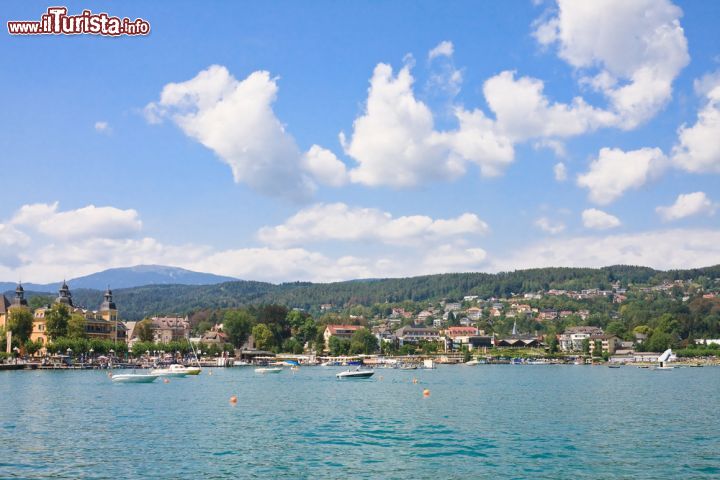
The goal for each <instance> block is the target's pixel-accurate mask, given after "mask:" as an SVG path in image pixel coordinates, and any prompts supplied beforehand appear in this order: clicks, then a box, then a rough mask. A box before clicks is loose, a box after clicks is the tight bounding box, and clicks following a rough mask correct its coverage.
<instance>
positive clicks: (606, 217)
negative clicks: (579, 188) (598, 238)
mask: <svg viewBox="0 0 720 480" xmlns="http://www.w3.org/2000/svg"><path fill="white" fill-rule="evenodd" d="M582 221H583V225H584V226H585V228H592V229H594V230H608V229H610V228H615V227H619V226H620V219H619V218H617V217H616V216H614V215H610V214H609V213H605V212H603V211H602V210H598V209H597V208H589V209H587V210H583V212H582Z"/></svg>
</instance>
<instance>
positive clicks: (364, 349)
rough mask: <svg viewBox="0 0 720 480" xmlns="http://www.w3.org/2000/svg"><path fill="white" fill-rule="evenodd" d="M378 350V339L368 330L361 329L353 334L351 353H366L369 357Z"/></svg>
mask: <svg viewBox="0 0 720 480" xmlns="http://www.w3.org/2000/svg"><path fill="white" fill-rule="evenodd" d="M377 349H378V341H377V337H376V336H375V335H373V334H372V332H371V331H370V330H368V329H367V328H361V329H360V330H357V331H355V333H353V336H352V338H351V339H350V353H352V354H359V353H364V354H366V355H369V354H371V353H375V352H376V351H377Z"/></svg>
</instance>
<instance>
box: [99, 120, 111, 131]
mask: <svg viewBox="0 0 720 480" xmlns="http://www.w3.org/2000/svg"><path fill="white" fill-rule="evenodd" d="M95 131H96V132H98V133H110V124H109V123H108V122H103V121H97V122H95Z"/></svg>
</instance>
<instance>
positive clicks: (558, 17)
mask: <svg viewBox="0 0 720 480" xmlns="http://www.w3.org/2000/svg"><path fill="white" fill-rule="evenodd" d="M681 16H682V10H681V9H680V8H678V7H677V6H675V5H673V4H672V3H670V2H669V1H667V0H659V1H656V0H638V1H633V2H629V1H625V0H598V1H593V2H577V1H574V0H558V2H557V10H556V13H555V14H554V15H551V16H549V17H547V18H545V19H544V20H542V21H539V22H537V23H536V29H535V38H536V39H537V41H538V42H539V43H540V44H541V45H543V46H546V47H547V46H551V45H557V47H558V55H559V56H560V58H562V59H563V60H565V61H566V62H568V63H569V64H570V65H572V66H573V67H575V68H576V69H579V71H580V73H581V83H583V84H585V85H588V86H590V87H591V88H594V89H596V90H598V91H600V92H602V93H603V94H604V95H605V96H606V97H607V98H608V100H609V103H610V105H611V107H612V111H613V112H614V113H616V114H617V116H618V118H617V123H618V125H619V126H621V127H623V128H628V129H629V128H634V127H636V126H637V125H639V124H640V123H642V122H644V121H646V120H648V119H649V118H652V117H653V116H654V115H655V114H656V113H657V112H658V111H659V110H660V109H661V108H662V107H664V106H665V104H666V103H667V102H668V101H669V100H670V98H671V96H672V83H673V81H674V80H675V78H676V77H677V76H678V74H679V73H680V71H681V70H682V69H683V68H684V67H685V66H686V65H687V64H688V62H689V60H690V57H689V55H688V49H687V39H686V38H685V34H684V31H683V28H682V26H681V25H680V18H681Z"/></svg>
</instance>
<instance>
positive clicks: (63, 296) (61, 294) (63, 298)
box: [55, 280, 73, 307]
mask: <svg viewBox="0 0 720 480" xmlns="http://www.w3.org/2000/svg"><path fill="white" fill-rule="evenodd" d="M55 302H57V303H63V304H65V305H67V306H68V307H72V306H73V303H72V294H71V293H70V287H68V284H67V282H65V280H63V284H62V286H61V287H60V290H59V291H58V297H57V298H56V299H55Z"/></svg>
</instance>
